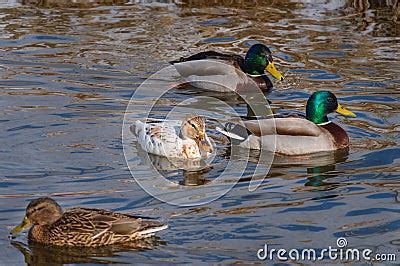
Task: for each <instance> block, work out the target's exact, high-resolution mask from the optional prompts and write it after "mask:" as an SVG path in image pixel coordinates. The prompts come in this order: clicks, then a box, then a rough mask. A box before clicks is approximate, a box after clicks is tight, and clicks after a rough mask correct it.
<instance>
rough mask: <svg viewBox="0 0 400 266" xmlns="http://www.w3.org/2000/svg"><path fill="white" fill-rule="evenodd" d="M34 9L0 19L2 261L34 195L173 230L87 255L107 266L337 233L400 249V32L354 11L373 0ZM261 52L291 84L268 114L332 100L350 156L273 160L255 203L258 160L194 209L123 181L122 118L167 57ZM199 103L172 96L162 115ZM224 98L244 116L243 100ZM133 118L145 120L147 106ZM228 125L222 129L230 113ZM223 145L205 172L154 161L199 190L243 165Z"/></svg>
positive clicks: (247, 255)
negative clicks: (348, 115)
mask: <svg viewBox="0 0 400 266" xmlns="http://www.w3.org/2000/svg"><path fill="white" fill-rule="evenodd" d="M8 2H9V3H11V1H8ZM28 2H30V3H32V1H25V2H23V3H24V5H22V6H21V5H20V4H18V3H15V4H10V5H7V6H2V8H1V9H0V15H1V16H0V28H1V32H0V37H1V40H0V47H1V51H0V55H1V57H0V77H1V81H0V87H1V90H0V95H1V100H0V102H1V105H2V110H3V112H2V117H1V119H0V122H1V125H2V126H1V128H0V131H1V133H2V142H1V147H2V149H1V153H0V156H1V160H0V171H1V176H0V181H1V182H0V198H1V200H0V214H1V215H0V216H1V219H0V223H1V226H0V236H1V237H0V245H1V248H0V254H1V256H2V262H3V263H4V264H7V265H15V264H18V263H23V261H22V260H23V259H24V258H23V255H22V253H21V252H19V250H18V249H16V248H14V246H12V245H11V244H10V243H9V241H7V235H8V233H9V230H5V229H6V228H8V227H11V226H12V225H15V224H16V223H17V222H19V220H20V218H21V215H22V213H23V212H24V209H25V207H26V205H27V203H28V202H27V199H30V198H33V197H39V196H43V195H56V196H58V197H62V200H63V201H64V202H65V205H66V206H77V205H83V206H87V207H89V206H90V207H98V208H106V209H113V210H115V211H123V212H135V213H136V211H137V210H139V211H141V212H142V213H145V214H146V215H147V214H149V212H150V216H157V217H162V218H165V219H169V218H171V219H170V221H169V222H168V224H169V225H171V227H170V228H171V229H170V230H168V232H166V235H165V237H163V239H166V240H167V241H168V245H160V246H156V247H155V248H152V249H146V250H141V251H139V252H137V251H128V252H125V251H124V252H121V253H120V252H115V253H110V255H109V256H110V257H95V259H101V260H105V261H107V262H110V263H111V262H112V261H120V262H121V263H122V260H125V261H126V262H129V263H131V262H143V261H145V262H154V261H157V262H164V263H165V262H167V263H171V264H172V263H184V264H189V263H195V262H199V261H202V262H203V263H214V264H218V263H232V264H248V263H259V261H257V260H256V258H255V251H257V250H258V249H259V248H261V247H262V245H264V243H266V242H267V243H268V244H271V246H272V245H273V246H275V247H284V248H307V247H313V248H326V247H327V244H329V245H332V246H334V245H335V241H336V238H337V237H339V236H343V235H346V237H347V239H348V241H349V243H350V245H351V246H352V247H365V246H368V247H370V248H371V249H377V248H381V249H387V250H385V251H386V252H387V251H388V250H390V249H396V252H397V249H398V247H399V237H398V235H399V232H400V229H399V228H400V227H399V225H400V220H399V216H398V205H399V198H400V196H399V192H398V190H399V172H400V165H399V162H400V161H399V160H400V158H399V156H400V149H399V148H398V147H399V144H400V141H399V133H398V132H399V121H400V120H399V104H398V103H399V100H398V88H399V84H400V79H399V75H398V74H399V73H398V69H396V66H397V64H398V58H399V45H398V36H399V23H398V22H396V19H397V20H398V15H396V10H395V9H394V8H392V7H381V6H376V5H374V3H382V4H385V3H389V2H391V3H394V1H368V2H369V3H370V6H369V7H368V8H367V9H365V8H358V9H357V7H355V6H353V5H350V4H351V3H362V2H364V3H367V1H358V0H357V1H345V0H326V1H325V0H318V1H306V0H290V1H289V0H283V1H278V0H276V1H275V0H274V1H272V0H268V1H256V2H255V1H217V2H215V1H213V2H210V1H180V2H179V3H176V4H175V3H170V4H163V3H162V2H165V1H162V2H159V3H157V2H156V3H153V2H152V1H145V2H146V3H143V2H140V1H130V2H129V3H126V4H118V3H117V1H113V2H111V1H91V2H90V1H88V2H89V4H87V5H85V6H80V7H79V8H68V7H73V6H74V4H73V3H72V2H71V3H70V4H69V3H68V4H66V5H64V6H62V8H58V7H49V8H47V7H46V5H47V4H44V5H43V6H40V3H39V2H41V1H37V2H36V3H38V4H37V6H36V7H35V6H34V7H32V5H30V4H29V5H28V4H27V5H25V3H28ZM46 2H47V1H43V3H46ZM53 2H56V1H53ZM64 2H65V1H63V2H60V1H57V3H61V4H60V5H62V3H64ZM75 2H76V1H75ZM148 2H150V3H148ZM20 3H21V2H20ZM48 3H50V2H48ZM91 3H95V4H93V5H92V4H91ZM102 3H104V5H102ZM114 3H116V5H114ZM346 3H349V5H346ZM34 5H36V4H34ZM48 5H49V6H50V5H51V4H48ZM216 7H217V8H216ZM256 41H259V42H263V43H265V44H266V45H268V46H269V47H271V49H273V55H274V58H276V63H277V65H279V68H280V69H282V70H283V71H284V72H286V73H285V74H286V75H285V76H286V77H287V79H286V82H279V83H275V85H276V88H275V89H274V90H273V91H271V93H269V94H268V98H269V99H270V100H271V102H272V104H271V106H272V107H273V109H283V110H282V111H285V110H293V111H295V112H303V111H304V104H305V102H306V100H307V97H308V95H309V94H310V93H311V92H314V91H315V90H331V91H333V92H334V93H335V94H337V95H338V96H339V97H340V98H341V99H343V101H344V102H345V105H346V106H349V107H350V106H351V107H352V109H354V110H356V112H357V115H358V118H357V119H353V120H341V121H342V122H341V126H342V125H343V127H344V129H345V130H346V131H347V132H348V134H349V137H350V140H351V147H350V151H349V154H348V155H347V156H344V157H345V158H346V159H342V160H340V159H335V158H334V157H333V160H332V157H331V156H319V157H317V158H309V159H307V160H304V158H303V159H300V158H299V159H296V158H280V157H279V156H276V157H275V161H274V165H273V166H272V169H271V171H270V172H269V173H268V175H267V171H265V172H260V174H259V175H260V176H259V177H258V176H256V178H257V177H258V178H260V179H261V178H263V177H265V176H267V178H266V179H265V180H264V182H263V183H262V184H261V186H260V188H259V189H257V190H256V191H253V192H249V190H248V187H249V182H250V180H251V178H252V173H253V172H254V167H255V164H256V162H258V160H259V158H258V157H257V156H256V155H254V162H250V163H249V164H248V167H247V169H246V171H245V174H244V176H243V178H242V179H241V180H240V181H241V182H239V183H238V184H237V185H236V186H235V187H234V188H233V189H232V190H231V191H230V192H229V193H228V194H226V195H225V196H224V197H222V198H220V199H219V200H217V201H213V202H210V203H209V204H207V205H206V206H203V207H198V208H189V209H188V208H183V207H175V206H170V205H167V204H164V203H160V202H159V201H157V200H155V199H154V198H152V197H151V196H150V195H148V194H146V192H144V191H143V190H142V189H141V188H140V187H139V186H138V185H137V183H136V182H135V180H133V179H132V177H131V175H130V173H129V171H128V170H127V167H126V163H125V158H124V157H123V151H122V145H121V123H122V119H123V118H122V117H123V114H124V111H125V109H126V106H127V103H128V101H129V99H130V97H131V95H132V92H133V90H135V88H136V87H137V86H138V85H139V84H140V83H141V82H142V81H143V80H144V79H145V78H146V77H148V76H149V75H150V74H152V73H154V72H156V71H158V70H159V69H161V68H163V67H164V66H167V65H168V61H169V60H170V59H171V58H179V57H181V56H187V55H188V54H191V53H194V52H198V51H204V50H217V51H221V52H233V53H238V54H243V53H245V52H246V50H247V49H248V47H249V46H250V45H251V44H252V43H254V42H256ZM151 93H153V91H151V90H150V91H149V94H151ZM201 94H202V93H200V92H199V91H197V90H191V89H190V88H188V89H187V88H185V89H182V90H180V91H178V90H176V91H173V92H171V95H168V97H170V99H167V100H169V101H165V102H164V103H163V104H160V106H159V108H158V109H157V110H155V116H159V117H162V115H164V114H165V113H164V111H166V110H169V109H170V108H171V106H174V105H176V104H177V102H179V100H182V99H187V98H188V97H191V96H203V95H201ZM207 96H210V97H214V95H211V94H208V95H207ZM149 97H152V95H150V96H149ZM218 97H219V98H220V99H221V100H223V101H227V102H229V103H231V104H230V105H231V106H232V107H234V108H235V110H236V111H237V112H238V113H239V114H240V115H243V116H245V115H246V113H247V108H246V106H245V104H244V103H243V101H242V100H241V99H240V98H237V97H236V96H232V95H229V96H226V95H217V98H218ZM190 105H191V106H193V105H196V106H195V107H196V109H197V110H198V111H199V110H200V111H201V112H204V113H207V114H209V112H216V110H218V109H219V108H220V106H216V105H215V104H214V103H213V104H207V102H204V101H203V102H202V101H199V102H197V103H191V104H190ZM203 109H206V110H203ZM190 111H193V110H190ZM280 111H281V110H278V112H280ZM132 113H133V115H135V118H136V119H142V118H143V111H142V109H140V103H139V104H138V106H136V108H134V109H133V110H132ZM183 113H184V112H183ZM183 113H182V114H183ZM225 115H226V116H223V115H221V117H220V118H221V119H225V120H226V119H229V117H231V116H230V114H228V115H229V116H228V115H227V114H225ZM332 119H336V118H335V117H334V116H333V117H332ZM212 126H214V125H212ZM210 131H211V132H210V134H211V135H213V137H218V136H216V135H215V132H213V128H212V127H210ZM216 139H217V138H216ZM216 142H217V144H218V146H217V149H218V150H219V151H221V153H219V154H218V156H217V157H216V161H215V162H214V163H213V164H212V167H211V168H205V169H204V171H200V172H196V171H186V170H183V169H176V168H168V167H171V166H167V167H165V168H163V167H164V166H163V165H164V163H163V162H157V160H158V159H154V161H155V164H156V165H157V164H159V165H162V167H160V168H161V169H165V171H164V173H165V176H166V177H167V178H170V179H171V180H173V181H174V182H175V183H178V184H186V185H196V186H198V187H199V188H202V187H204V186H206V184H207V182H209V180H211V181H213V180H215V177H216V176H217V175H218V174H219V173H220V172H222V171H223V169H224V167H225V165H226V162H227V160H228V159H231V160H232V159H234V160H240V159H243V158H241V157H240V156H238V158H236V157H232V158H230V153H229V150H226V149H225V147H226V145H227V143H225V142H224V141H223V139H218V141H216ZM136 151H138V150H136ZM136 151H135V154H134V156H132V158H130V159H132V160H134V161H135V163H137V167H138V168H140V167H141V165H140V163H141V162H142V161H141V160H142V158H143V157H142V155H140V154H138V153H136ZM149 163H151V162H149ZM182 168H184V167H182ZM189 170H190V169H189ZM141 174H143V176H145V174H146V173H141ZM237 178H238V176H235V175H232V180H227V182H235V181H236V179H237ZM192 188H193V187H191V188H190V189H192ZM193 189H195V188H193ZM166 193H169V194H170V195H174V193H175V190H173V189H171V190H166ZM338 195H340V196H338ZM206 196H207V195H202V197H206ZM26 248H28V249H29V246H26ZM42 255H43V256H46V254H42ZM90 258H93V257H90ZM50 259H51V260H57V258H56V257H54V258H50ZM50 259H49V260H50ZM93 263H96V262H93Z"/></svg>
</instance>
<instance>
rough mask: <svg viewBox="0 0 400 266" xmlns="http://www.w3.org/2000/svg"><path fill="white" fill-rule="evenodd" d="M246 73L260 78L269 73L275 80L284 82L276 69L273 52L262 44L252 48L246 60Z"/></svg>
mask: <svg viewBox="0 0 400 266" xmlns="http://www.w3.org/2000/svg"><path fill="white" fill-rule="evenodd" d="M243 68H244V71H245V72H246V73H247V74H249V75H255V76H260V75H264V74H265V71H268V72H269V73H270V74H271V75H272V76H273V77H274V78H276V79H278V80H283V76H282V74H281V73H279V71H278V70H277V69H276V68H275V66H274V62H273V58H272V55H271V51H270V50H269V49H268V47H267V46H265V45H264V44H261V43H257V44H254V45H253V46H251V47H250V49H249V51H248V52H247V54H246V57H245V59H244V66H243Z"/></svg>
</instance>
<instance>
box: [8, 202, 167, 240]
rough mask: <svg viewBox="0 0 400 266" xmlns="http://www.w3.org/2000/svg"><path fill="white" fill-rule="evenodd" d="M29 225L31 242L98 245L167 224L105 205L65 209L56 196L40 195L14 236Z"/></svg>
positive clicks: (142, 234) (151, 231) (135, 237)
mask: <svg viewBox="0 0 400 266" xmlns="http://www.w3.org/2000/svg"><path fill="white" fill-rule="evenodd" d="M28 227H31V228H30V230H29V233H28V240H29V241H32V242H37V243H42V244H50V245H57V246H85V247H98V246H105V245H112V244H124V243H129V242H131V241H135V240H138V239H143V238H146V237H149V236H152V235H154V233H155V232H158V231H160V230H163V229H166V228H167V227H168V226H167V225H163V224H161V223H160V222H158V221H155V220H150V219H144V218H138V217H133V216H130V215H127V214H122V213H117V212H111V211H106V210H102V209H89V208H79V207H78V208H72V209H67V210H65V212H63V211H62V209H61V207H60V205H58V204H57V202H55V201H54V200H53V199H51V198H39V199H35V200H33V201H31V202H30V203H29V205H28V207H27V208H26V215H25V217H24V219H23V221H22V223H21V224H20V225H18V226H17V227H15V228H14V229H13V230H12V231H11V233H10V235H11V237H14V236H15V235H16V234H17V233H18V232H20V231H22V230H24V229H26V228H28Z"/></svg>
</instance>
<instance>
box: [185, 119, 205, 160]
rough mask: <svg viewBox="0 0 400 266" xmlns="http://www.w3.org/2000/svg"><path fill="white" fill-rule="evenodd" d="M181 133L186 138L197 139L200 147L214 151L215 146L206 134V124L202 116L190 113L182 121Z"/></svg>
mask: <svg viewBox="0 0 400 266" xmlns="http://www.w3.org/2000/svg"><path fill="white" fill-rule="evenodd" d="M181 134H182V137H184V138H189V139H193V140H194V141H196V143H197V144H198V146H199V147H200V149H202V150H204V151H206V152H210V153H211V152H212V151H213V147H212V145H211V143H210V140H209V139H208V136H207V134H206V125H205V122H204V118H203V117H201V116H195V115H189V116H186V118H185V120H184V121H183V122H182V127H181Z"/></svg>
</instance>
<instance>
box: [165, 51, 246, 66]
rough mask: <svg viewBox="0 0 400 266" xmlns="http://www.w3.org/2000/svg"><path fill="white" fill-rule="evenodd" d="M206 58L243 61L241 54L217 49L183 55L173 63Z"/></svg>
mask: <svg viewBox="0 0 400 266" xmlns="http://www.w3.org/2000/svg"><path fill="white" fill-rule="evenodd" d="M204 59H216V60H224V61H236V62H242V61H243V57H241V56H240V55H233V54H223V53H219V52H215V51H205V52H200V53H197V54H194V55H191V56H188V57H181V58H180V59H179V60H174V61H171V62H170V63H171V64H176V63H181V62H188V61H196V60H204Z"/></svg>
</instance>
